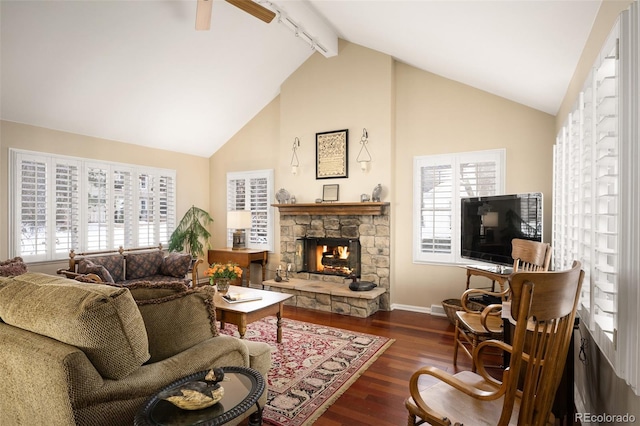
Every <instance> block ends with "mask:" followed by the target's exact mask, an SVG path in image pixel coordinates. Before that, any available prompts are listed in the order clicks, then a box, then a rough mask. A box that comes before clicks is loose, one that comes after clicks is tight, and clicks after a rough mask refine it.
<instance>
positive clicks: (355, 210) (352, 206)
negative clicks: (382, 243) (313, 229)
mask: <svg viewBox="0 0 640 426" xmlns="http://www.w3.org/2000/svg"><path fill="white" fill-rule="evenodd" d="M388 205H389V203H382V202H380V203H374V202H364V203H299V204H272V206H273V207H277V208H278V209H279V210H280V214H284V215H294V216H295V215H304V214H308V215H317V216H327V215H336V216H380V215H382V214H383V212H384V208H385V207H386V206H388Z"/></svg>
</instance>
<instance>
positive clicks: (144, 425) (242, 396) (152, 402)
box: [134, 367, 265, 426]
mask: <svg viewBox="0 0 640 426" xmlns="http://www.w3.org/2000/svg"><path fill="white" fill-rule="evenodd" d="M222 369H223V370H224V381H222V382H221V383H220V384H221V385H222V387H224V396H223V397H222V400H221V401H220V402H218V403H217V404H214V405H212V406H211V407H208V408H204V409H202V410H182V409H180V408H178V407H176V406H175V405H173V404H172V403H170V402H169V401H165V400H163V399H159V398H158V394H159V393H160V392H162V391H164V390H168V389H172V388H174V387H177V386H181V385H183V384H185V383H187V382H190V381H194V380H204V376H205V375H206V374H207V372H208V371H209V370H206V371H201V372H199V373H194V374H191V375H189V376H187V377H184V378H182V379H180V380H176V381H175V382H173V383H171V384H170V385H168V386H166V387H164V388H162V389H160V390H159V391H158V392H157V393H156V394H155V395H153V396H152V397H151V398H150V399H149V400H148V401H147V402H146V403H145V404H144V406H143V407H142V409H140V411H139V412H138V414H137V415H136V418H135V421H134V425H136V426H161V425H166V426H168V425H203V426H217V425H223V424H225V423H227V422H229V421H230V420H232V419H235V418H236V417H238V416H240V415H241V414H243V413H246V412H247V410H249V409H250V408H251V407H252V406H254V405H255V406H256V407H257V408H258V410H257V411H256V412H255V413H253V414H252V415H251V417H250V419H249V424H250V425H251V426H257V425H260V424H262V408H260V405H259V404H258V398H260V396H261V395H262V393H263V392H264V388H265V384H264V378H263V377H262V375H261V374H260V373H259V372H257V371H256V370H252V369H251V368H246V367H222Z"/></svg>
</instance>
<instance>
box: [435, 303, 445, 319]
mask: <svg viewBox="0 0 640 426" xmlns="http://www.w3.org/2000/svg"><path fill="white" fill-rule="evenodd" d="M431 315H435V316H437V317H446V316H447V314H446V313H445V312H444V308H443V307H442V305H431Z"/></svg>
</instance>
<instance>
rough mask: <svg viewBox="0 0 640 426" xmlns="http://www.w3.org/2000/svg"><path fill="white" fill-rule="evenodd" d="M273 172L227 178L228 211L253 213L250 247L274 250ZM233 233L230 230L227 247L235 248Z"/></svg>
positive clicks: (259, 171)
mask: <svg viewBox="0 0 640 426" xmlns="http://www.w3.org/2000/svg"><path fill="white" fill-rule="evenodd" d="M272 199H273V171H272V170H258V171H250V172H234V173H228V174H227V211H231V210H250V211H251V230H250V231H248V235H247V247H249V248H255V249H264V250H273V225H272V223H273V213H272V211H273V209H272V208H271V205H270V200H272ZM233 231H234V230H233V229H227V244H228V245H229V246H231V245H232V241H233V239H232V235H233Z"/></svg>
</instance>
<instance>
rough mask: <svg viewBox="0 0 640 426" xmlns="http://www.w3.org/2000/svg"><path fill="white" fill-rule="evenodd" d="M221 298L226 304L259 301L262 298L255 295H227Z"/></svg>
mask: <svg viewBox="0 0 640 426" xmlns="http://www.w3.org/2000/svg"><path fill="white" fill-rule="evenodd" d="M222 298H223V299H224V301H225V302H228V303H240V302H250V301H252V300H260V299H262V296H260V295H259V294H257V293H228V294H225V295H224V296H222Z"/></svg>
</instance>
